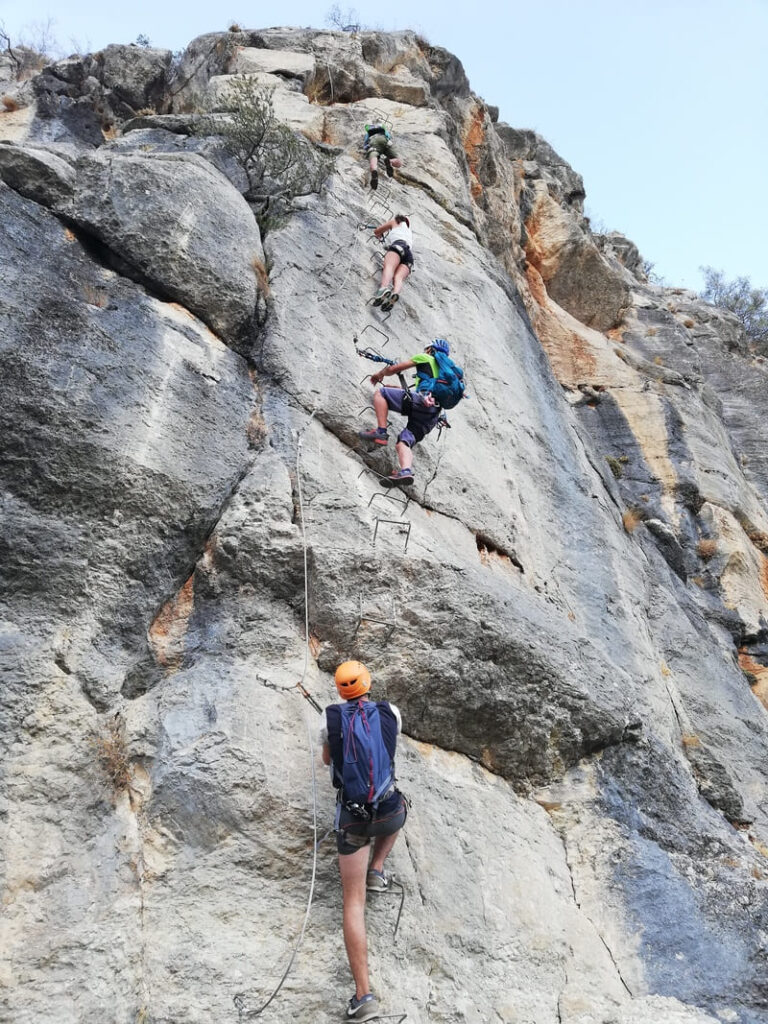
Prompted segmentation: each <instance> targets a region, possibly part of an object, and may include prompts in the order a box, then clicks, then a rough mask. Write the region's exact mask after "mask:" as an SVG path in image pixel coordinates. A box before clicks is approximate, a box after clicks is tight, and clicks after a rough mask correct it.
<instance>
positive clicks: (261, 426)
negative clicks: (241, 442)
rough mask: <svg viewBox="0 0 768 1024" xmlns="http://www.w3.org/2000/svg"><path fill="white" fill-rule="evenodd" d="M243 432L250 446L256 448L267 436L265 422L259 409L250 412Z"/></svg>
mask: <svg viewBox="0 0 768 1024" xmlns="http://www.w3.org/2000/svg"><path fill="white" fill-rule="evenodd" d="M245 433H246V437H247V438H248V444H249V445H250V446H251V448H258V447H259V445H260V444H261V442H262V441H263V440H264V438H265V437H266V436H267V424H266V423H265V422H264V417H263V416H262V415H261V410H260V409H254V410H253V412H252V413H251V415H250V417H249V419H248V426H247V427H246V430H245Z"/></svg>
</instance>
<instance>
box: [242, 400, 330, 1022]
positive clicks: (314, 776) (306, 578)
mask: <svg viewBox="0 0 768 1024" xmlns="http://www.w3.org/2000/svg"><path fill="white" fill-rule="evenodd" d="M314 416H315V414H314V412H313V413H312V415H311V416H310V417H309V421H308V422H307V425H306V426H305V427H304V429H303V430H302V431H301V433H300V434H299V440H298V443H297V445H296V487H297V491H298V496H299V517H300V519H301V542H302V545H303V547H304V671H303V672H302V674H301V683H300V684H299V688H301V687H303V686H304V683H305V680H306V678H307V671H308V669H309V572H308V565H307V531H306V527H305V525H304V495H303V493H302V490H301V446H302V443H303V441H304V434H305V433H306V431H307V430H308V429H309V426H310V424H311V423H312V420H313V419H314ZM304 721H305V722H306V726H307V737H308V739H309V757H310V763H311V766H312V834H313V837H314V842H313V843H312V880H311V882H310V885H309V896H308V897H307V909H306V911H305V912H304V921H303V922H302V925H301V931H300V932H299V937H298V939H297V940H296V943H295V945H294V947H293V952H292V953H291V958H290V960H289V961H288V966H287V967H286V968H285V971H284V972H283V976H282V978H281V979H280V981H279V982H278V985H277V987H276V988H275V990H274V992H273V993H272V995H271V996H270V997H269V999H268V1000H267V1001H266V1003H264V1004H263V1005H262V1006H260V1007H259V1009H258V1010H252V1011H250V1012H248V1016H249V1017H258V1016H260V1015H261V1014H262V1013H263V1012H264V1011H265V1010H266V1008H267V1007H268V1006H269V1004H270V1003H271V1002H272V1000H273V999H274V998H275V996H276V995H277V994H278V992H279V991H280V989H281V988H282V987H283V985H284V984H285V981H286V979H287V978H288V975H289V974H290V971H291V968H292V967H293V962H294V960H295V959H296V955H297V953H298V952H299V948H300V946H301V944H302V942H303V941H304V934H305V932H306V930H307V925H308V924H309V912H310V910H311V909H312V900H313V899H314V895H315V879H316V878H317V847H318V845H319V844H318V842H317V774H316V772H315V744H314V741H313V740H312V723H311V721H310V719H309V715H308V714H307V709H306V708H305V709H304ZM235 1003H236V1005H238V997H235ZM238 1008H239V1006H238Z"/></svg>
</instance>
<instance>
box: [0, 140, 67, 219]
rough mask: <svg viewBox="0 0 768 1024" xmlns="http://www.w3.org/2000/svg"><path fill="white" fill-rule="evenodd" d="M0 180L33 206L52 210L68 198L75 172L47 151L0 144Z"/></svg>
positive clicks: (64, 161)
mask: <svg viewBox="0 0 768 1024" xmlns="http://www.w3.org/2000/svg"><path fill="white" fill-rule="evenodd" d="M0 179H2V180H3V181H4V182H5V183H6V185H9V186H10V187H11V188H12V189H15V190H16V191H17V192H18V193H19V194H20V195H22V196H26V197H27V198H28V199H33V200H34V201H35V202H36V203H42V204H43V206H56V205H58V204H64V203H66V201H67V200H68V199H69V198H70V197H71V196H72V193H73V191H74V184H75V171H74V168H73V166H72V163H71V162H70V161H68V160H65V159H62V157H60V156H57V155H56V154H55V153H52V152H50V151H49V150H46V149H37V148H32V147H22V146H13V145H9V144H8V143H0Z"/></svg>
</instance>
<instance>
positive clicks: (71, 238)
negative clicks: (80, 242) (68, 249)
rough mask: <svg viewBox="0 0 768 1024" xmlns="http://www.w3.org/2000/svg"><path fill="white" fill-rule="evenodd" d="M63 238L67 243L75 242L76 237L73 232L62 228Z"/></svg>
mask: <svg viewBox="0 0 768 1024" xmlns="http://www.w3.org/2000/svg"><path fill="white" fill-rule="evenodd" d="M64 237H65V238H66V240H67V241H68V242H75V241H77V236H76V235H75V233H74V231H70V229H69V228H64Z"/></svg>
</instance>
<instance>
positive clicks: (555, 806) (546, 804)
mask: <svg viewBox="0 0 768 1024" xmlns="http://www.w3.org/2000/svg"><path fill="white" fill-rule="evenodd" d="M534 799H535V798H534ZM536 803H537V804H538V805H539V807H543V808H544V810H545V811H546V812H547V814H551V813H552V811H559V810H562V807H563V805H562V804H561V803H560V802H559V801H556V800H538V799H536Z"/></svg>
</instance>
